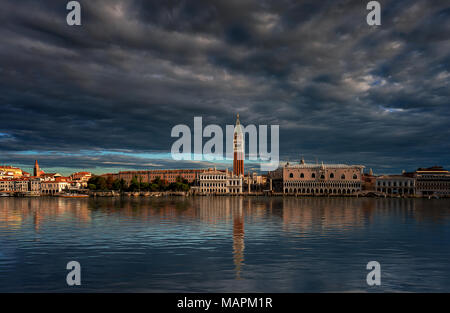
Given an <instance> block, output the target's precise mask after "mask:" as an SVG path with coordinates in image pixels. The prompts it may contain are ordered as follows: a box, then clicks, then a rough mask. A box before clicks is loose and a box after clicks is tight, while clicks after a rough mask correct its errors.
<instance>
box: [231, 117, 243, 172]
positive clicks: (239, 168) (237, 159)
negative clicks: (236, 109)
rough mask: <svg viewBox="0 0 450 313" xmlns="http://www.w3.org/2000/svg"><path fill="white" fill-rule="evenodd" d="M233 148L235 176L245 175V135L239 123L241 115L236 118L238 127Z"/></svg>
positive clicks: (235, 129) (235, 131)
mask: <svg viewBox="0 0 450 313" xmlns="http://www.w3.org/2000/svg"><path fill="white" fill-rule="evenodd" d="M233 148H234V158H233V174H234V175H236V176H241V175H244V133H243V131H242V126H241V122H240V121H239V113H238V114H237V116H236V126H235V127H234V136H233Z"/></svg>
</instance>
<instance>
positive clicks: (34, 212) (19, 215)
mask: <svg viewBox="0 0 450 313" xmlns="http://www.w3.org/2000/svg"><path fill="white" fill-rule="evenodd" d="M64 215H69V216H70V215H71V216H73V217H75V218H76V219H77V220H78V221H79V222H81V223H87V222H89V221H90V220H91V211H90V209H89V206H88V201H87V200H84V201H83V200H80V201H71V200H70V199H63V198H6V199H1V201H0V225H2V224H3V225H4V226H5V227H7V228H12V229H14V228H20V227H23V226H24V225H26V224H32V225H33V227H34V229H35V230H39V229H40V228H41V226H42V225H45V223H46V222H47V221H54V220H55V219H57V218H59V217H61V216H64Z"/></svg>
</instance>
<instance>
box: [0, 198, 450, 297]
mask: <svg viewBox="0 0 450 313" xmlns="http://www.w3.org/2000/svg"><path fill="white" fill-rule="evenodd" d="M449 217H450V201H449V200H427V199H370V198H359V199H356V198H281V197H280V198H275V197H274V198H258V197H253V198H252V197H249V198H243V197H194V198H141V199H116V198H103V199H65V198H3V199H1V198H0V263H2V262H3V263H2V264H4V267H3V269H0V272H2V271H3V272H7V271H10V273H9V274H10V275H11V277H10V278H12V277H13V275H17V273H16V272H15V271H16V270H17V269H16V268H17V265H19V264H20V262H22V260H28V261H27V262H28V264H30V265H31V264H41V262H43V259H41V258H40V257H38V255H40V254H43V255H46V254H49V255H52V254H55V255H59V254H60V255H61V257H62V256H66V255H67V257H69V256H70V257H71V256H72V255H73V252H72V251H79V252H78V253H79V254H80V255H81V256H80V257H83V256H86V257H87V258H92V259H96V258H97V259H100V258H104V256H105V254H106V255H112V256H114V258H111V259H110V260H109V259H108V262H115V263H112V264H111V266H116V267H117V268H116V271H117V272H118V273H121V272H124V271H125V272H127V274H123V275H122V276H121V278H120V279H123V277H132V276H133V275H134V274H136V277H137V278H136V280H135V281H134V282H133V281H130V282H128V284H129V285H130V286H134V285H139V286H141V285H142V286H147V285H148V284H149V281H155V284H156V282H158V283H159V285H158V286H157V287H155V290H156V291H160V290H169V291H172V290H178V289H177V288H180V287H179V286H178V285H176V287H174V285H173V284H174V283H173V281H176V280H177V279H179V280H180V281H179V284H180V285H183V284H184V285H186V286H188V285H189V284H192V280H193V279H194V278H189V279H188V278H182V277H184V276H185V277H191V276H192V275H194V276H195V275H197V276H195V277H198V276H199V275H206V274H205V273H214V275H213V274H208V275H206V277H203V276H202V277H203V280H204V282H203V285H201V286H200V287H198V290H199V291H205V290H206V291H211V288H216V291H218V290H225V291H228V289H227V288H230V286H232V288H236V290H237V291H251V290H253V291H255V290H256V291H266V290H272V289H273V288H280V289H274V290H277V291H279V290H284V289H281V288H282V287H280V286H283V288H286V290H284V291H295V290H300V291H310V289H308V288H311V285H303V284H300V285H299V283H298V282H297V281H293V282H290V280H291V277H289V276H292V277H296V279H298V280H300V281H301V280H302V279H305V276H307V275H309V273H311V272H312V271H311V269H309V272H304V271H305V270H306V267H317V270H319V268H320V270H322V269H323V268H326V267H330V269H331V268H333V266H336V265H335V264H336V262H337V264H341V263H342V264H344V265H345V267H346V268H347V267H348V268H349V271H350V268H351V266H353V264H352V262H353V259H354V258H360V259H361V260H362V261H361V262H365V260H366V259H367V258H369V257H370V253H371V252H370V251H371V250H370V249H372V248H371V247H372V246H374V247H375V248H373V249H378V250H377V251H378V252H377V253H379V254H380V255H383V253H387V252H389V253H388V254H386V258H388V257H389V258H391V259H392V262H393V263H392V264H394V265H395V264H396V262H397V263H398V264H400V263H402V264H403V262H405V260H407V259H408V258H411V256H412V255H417V254H419V259H421V260H433V259H436V254H437V253H441V255H442V258H443V259H445V255H447V254H450V251H448V249H447V250H442V249H441V250H433V249H431V248H430V242H431V247H433V244H434V242H438V241H440V242H439V246H442V245H443V244H445V243H446V241H447V240H449V238H448V231H446V229H448V227H446V226H448V223H449ZM439 225H442V226H443V227H444V228H439V227H438V226H439ZM30 242H40V243H39V244H37V245H31V244H30ZM369 244H370V245H372V246H370V247H369ZM63 246H68V247H69V246H70V247H71V249H72V250H71V252H68V251H63V250H61V249H62V248H61V247H63ZM423 247H427V248H426V249H431V250H429V251H426V252H427V253H428V254H426V255H421V253H422V252H423V251H425V250H424V248H423ZM369 248H370V249H369ZM299 251H302V252H299ZM437 255H438V256H437V258H439V254H437ZM159 256H161V257H160V258H159ZM101 260H102V262H104V261H103V260H104V259H101ZM96 262H97V263H98V264H97V263H96V264H95V266H98V267H99V268H98V271H101V270H102V269H101V267H100V266H101V264H102V263H101V262H98V260H97V261H96ZM130 262H131V263H133V264H135V267H136V268H142V269H143V271H144V272H147V273H148V275H149V276H148V280H144V281H142V282H141V281H140V280H142V278H138V277H141V276H142V273H139V275H140V276H139V275H138V273H135V272H134V270H135V269H130V268H128V267H126V266H127V265H128V263H130ZM329 262H331V263H329ZM330 264H331V265H330ZM333 264H334V265H333ZM348 264H350V265H348ZM405 264H406V263H405ZM394 265H393V266H394ZM444 265H445V264H440V263H439V264H437V265H436V267H435V268H433V267H431V266H430V271H431V273H432V274H433V273H434V275H436V273H440V275H441V277H445V276H446V275H447V276H448V272H442V271H444V269H443V268H444ZM305 266H306V267H305ZM358 266H359V265H358ZM417 266H419V265H417ZM104 267H105V266H104ZM125 267H126V270H125V269H124V268H125ZM230 271H231V272H232V273H233V275H232V277H229V276H228V275H229V274H228V273H230ZM439 271H441V272H439ZM25 272H26V271H25ZM178 272H179V273H178ZM268 272H273V273H274V275H275V273H277V275H278V276H276V277H273V278H272V280H273V281H276V282H277V283H278V285H276V284H275V285H273V286H272V285H270V286H266V287H263V286H264V285H261V286H262V287H258V288H266V289H263V290H260V289H257V287H254V286H256V285H255V284H254V283H252V282H256V281H258V280H259V279H263V278H262V277H264V279H267V280H268V281H270V280H269V278H268V277H267V275H269V274H267V273H268ZM175 273H178V274H179V275H181V276H177V275H178V274H175ZM262 273H264V274H262ZM288 273H290V274H288ZM443 273H444V274H443ZM446 273H447V274H446ZM183 275H184V276H183ZM355 275H356V274H355ZM358 275H360V274H358ZM423 275H427V274H426V273H425V274H423ZM194 276H193V277H194ZM209 276H214V277H209ZM356 276H357V275H356ZM155 277H159V278H160V279H159V280H158V279H155ZM169 277H170V278H169ZM174 277H175V278H174ZM302 277H303V278H302ZM317 277H320V279H321V280H322V277H321V276H319V274H318V275H317ZM317 277H316V278H315V279H317ZM358 277H359V276H358ZM392 277H394V275H392ZM108 279H111V277H110V274H107V273H105V276H104V277H103V280H104V282H103V283H104V284H105V286H107V282H108ZM118 279H119V278H118ZM183 279H184V280H183ZM195 279H197V278H195ZM195 279H194V280H195ZM208 279H211V281H208ZM398 279H399V280H400V278H398ZM231 280H232V281H235V283H234V284H231V283H230V281H231ZM138 281H139V283H138ZM323 281H330V279H329V278H323ZM169 282H172V285H170V286H169ZM213 282H214V284H216V285H217V286H214V287H211V284H213ZM219 282H221V284H222V285H221V284H220V283H219ZM287 282H289V283H287ZM116 284H118V283H117V282H116ZM236 284H237V285H236ZM329 284H331V283H329ZM249 286H253V287H249ZM275 286H279V287H275ZM305 286H309V287H305ZM333 286H334V285H333ZM336 286H339V284H338V283H336ZM22 287H23V286H17V290H18V291H21V290H26V288H25V287H23V288H22ZM163 287H164V288H166V289H164V288H163ZM353 287H354V286H352V288H353ZM55 288H56V287H55ZM110 288H112V289H107V290H108V291H110V290H114V288H113V287H110ZM186 288H188V287H186ZM192 288H193V287H192ZM204 288H206V289H204ZM219 288H222V289H219ZM288 288H290V289H288ZM305 288H306V289H305ZM317 288H318V289H317V291H321V290H322V289H320V288H323V287H320V288H319V287H317ZM329 288H330V287H329ZM333 288H338V287H333ZM358 288H361V286H359V287H358ZM0 290H2V286H1V285H0ZM94 290H97V289H95V288H94ZM182 290H184V289H182ZM188 290H190V289H188ZM324 290H326V289H324Z"/></svg>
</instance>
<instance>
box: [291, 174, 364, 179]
mask: <svg viewBox="0 0 450 313" xmlns="http://www.w3.org/2000/svg"><path fill="white" fill-rule="evenodd" d="M329 177H330V178H331V179H333V178H334V173H330V175H329ZM289 178H294V173H290V174H289ZM300 178H305V174H304V173H300ZM311 178H316V173H312V174H311ZM320 179H325V175H324V174H322V175H320ZM341 179H345V174H342V175H341ZM353 179H358V175H356V174H353Z"/></svg>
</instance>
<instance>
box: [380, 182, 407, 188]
mask: <svg viewBox="0 0 450 313" xmlns="http://www.w3.org/2000/svg"><path fill="white" fill-rule="evenodd" d="M397 185H398V186H399V187H402V186H404V187H409V186H414V182H413V181H404V182H401V181H399V182H396V181H394V182H390V181H388V182H385V181H378V182H377V186H388V187H391V186H393V187H397Z"/></svg>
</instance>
